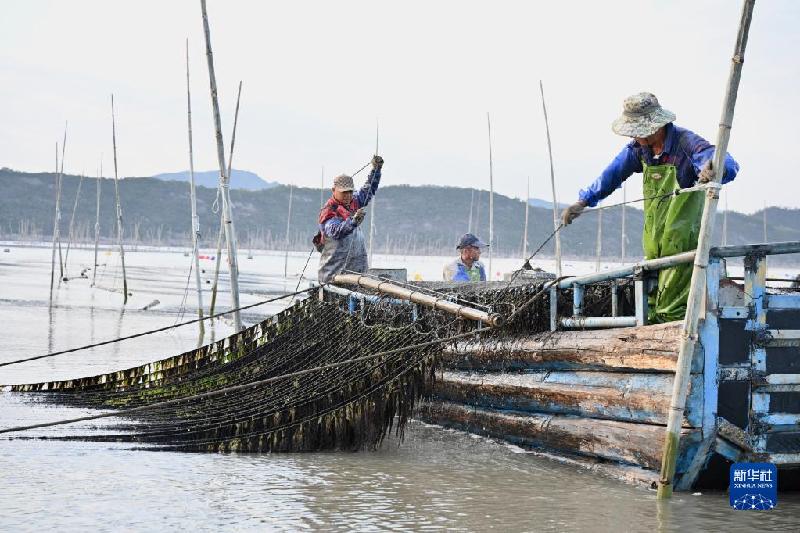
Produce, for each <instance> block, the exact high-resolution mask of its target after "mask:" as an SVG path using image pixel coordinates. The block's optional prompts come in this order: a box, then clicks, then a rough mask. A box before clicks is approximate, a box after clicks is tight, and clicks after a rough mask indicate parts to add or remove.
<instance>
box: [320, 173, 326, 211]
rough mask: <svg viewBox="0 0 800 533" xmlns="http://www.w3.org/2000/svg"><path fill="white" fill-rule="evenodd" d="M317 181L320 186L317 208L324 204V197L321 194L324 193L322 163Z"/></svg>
mask: <svg viewBox="0 0 800 533" xmlns="http://www.w3.org/2000/svg"><path fill="white" fill-rule="evenodd" d="M319 183H320V188H319V208H320V209H322V208H323V207H324V206H325V198H324V196H323V195H324V194H325V166H324V165H323V166H322V171H321V173H320V177H319Z"/></svg>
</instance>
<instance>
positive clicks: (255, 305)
mask: <svg viewBox="0 0 800 533" xmlns="http://www.w3.org/2000/svg"><path fill="white" fill-rule="evenodd" d="M311 290H312V289H311V288H309V289H303V290H302V291H295V292H291V293H288V294H282V295H280V296H276V297H275V298H270V299H269V300H263V301H261V302H256V303H254V304H249V305H243V306H241V307H238V308H236V309H229V310H227V311H223V312H221V313H216V314H214V315H209V316H204V317H202V318H195V319H192V320H187V321H186V322H181V323H179V324H172V325H171V326H164V327H161V328H157V329H151V330H149V331H141V332H139V333H134V334H133V335H128V336H126V337H119V338H117V339H109V340H105V341H101V342H96V343H94V344H86V345H84V346H78V347H76V348H69V349H67V350H60V351H57V352H51V353H48V354H44V355H35V356H33V357H26V358H25V359H17V360H15V361H6V362H2V363H0V367H3V366H9V365H15V364H18V363H25V362H28V361H36V360H37V359H44V358H46V357H54V356H56V355H62V354H65V353H73V352H79V351H81V350H88V349H89V348H97V347H98V346H106V345H107V344H114V343H115V342H120V341H125V340H129V339H135V338H137V337H144V336H145V335H151V334H153V333H160V332H162V331H167V330H170V329H173V328H177V327H180V326H188V325H189V324H195V323H197V322H202V321H203V320H210V319H212V318H218V317H221V316H225V315H229V314H231V313H233V312H235V311H244V310H245V309H251V308H253V307H258V306H260V305H264V304H268V303H271V302H275V301H278V300H282V299H284V298H288V297H289V296H297V295H300V294H303V293H306V292H309V291H311Z"/></svg>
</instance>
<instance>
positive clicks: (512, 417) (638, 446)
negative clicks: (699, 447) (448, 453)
mask: <svg viewBox="0 0 800 533" xmlns="http://www.w3.org/2000/svg"><path fill="white" fill-rule="evenodd" d="M417 416H418V418H420V419H421V420H423V421H425V422H429V423H434V424H439V425H442V426H445V427H451V428H456V429H460V430H463V431H468V432H470V433H475V434H478V435H485V436H489V437H495V438H500V439H503V440H507V441H509V442H513V443H515V444H519V445H522V446H527V447H533V448H544V449H547V450H551V451H554V452H561V453H568V454H577V455H587V456H592V457H598V458H602V459H607V460H611V461H618V462H622V463H627V464H631V465H638V466H641V467H644V468H649V469H652V470H658V469H659V468H660V466H661V446H662V443H663V438H664V431H665V429H664V427H663V426H656V425H650V424H634V423H630V422H618V421H612V420H595V419H588V418H581V417H574V416H564V415H546V414H521V413H513V412H500V411H493V410H487V409H480V408H475V407H468V406H465V405H461V404H454V403H449V402H433V403H425V404H423V405H422V406H421V407H420V408H419V411H418V415H417ZM682 433H683V436H682V439H681V446H682V447H683V446H688V445H690V444H693V443H696V442H697V441H698V440H699V436H700V434H699V431H698V430H695V429H688V430H683V431H682Z"/></svg>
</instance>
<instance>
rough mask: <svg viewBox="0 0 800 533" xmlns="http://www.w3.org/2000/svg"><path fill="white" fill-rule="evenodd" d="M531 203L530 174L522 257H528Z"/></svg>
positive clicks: (526, 197)
mask: <svg viewBox="0 0 800 533" xmlns="http://www.w3.org/2000/svg"><path fill="white" fill-rule="evenodd" d="M530 205H531V177H530V176H528V184H527V187H526V191H525V227H524V229H523V230H522V258H523V259H528V211H530V209H529V208H530Z"/></svg>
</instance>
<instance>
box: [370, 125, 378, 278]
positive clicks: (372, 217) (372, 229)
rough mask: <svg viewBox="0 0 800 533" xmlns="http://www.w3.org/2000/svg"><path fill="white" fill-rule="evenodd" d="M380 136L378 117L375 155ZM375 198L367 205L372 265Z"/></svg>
mask: <svg viewBox="0 0 800 533" xmlns="http://www.w3.org/2000/svg"><path fill="white" fill-rule="evenodd" d="M379 138H380V126H379V124H378V119H377V118H376V119H375V155H378V140H379ZM375 200H376V197H375V196H373V197H372V200H371V201H370V206H369V259H368V264H369V265H372V241H373V239H374V237H375Z"/></svg>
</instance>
